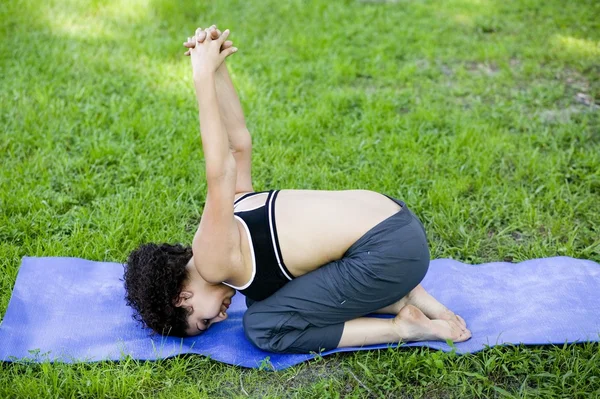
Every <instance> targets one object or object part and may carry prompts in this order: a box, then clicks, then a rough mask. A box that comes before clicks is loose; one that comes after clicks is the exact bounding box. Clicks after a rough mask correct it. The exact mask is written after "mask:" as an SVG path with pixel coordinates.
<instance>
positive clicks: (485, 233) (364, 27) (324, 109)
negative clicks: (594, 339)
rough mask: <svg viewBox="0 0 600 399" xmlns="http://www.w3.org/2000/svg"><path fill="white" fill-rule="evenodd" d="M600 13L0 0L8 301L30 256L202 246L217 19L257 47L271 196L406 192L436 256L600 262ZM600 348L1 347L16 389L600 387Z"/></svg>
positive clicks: (538, 392) (428, 391) (2, 300)
mask: <svg viewBox="0 0 600 399" xmlns="http://www.w3.org/2000/svg"><path fill="white" fill-rule="evenodd" d="M599 15H600V3H598V2H597V1H593V0H581V1H573V2H565V1H558V0H548V1H541V0H520V1H511V2H503V1H498V0H449V1H440V0H437V1H425V0H415V1H403V0H396V1H393V0H388V1H383V0H381V1H378V0H362V1H359V0H345V1H327V0H320V1H316V0H315V1H310V0H305V1H301V0H290V1H284V0H279V1H276V0H255V1H224V0H222V1H218V2H216V1H215V2H206V1H195V2H194V1H169V0H120V1H119V0H102V1H100V0H96V1H76V0H71V1H59V0H52V1H44V2H35V1H17V0H11V1H8V2H2V4H0V32H1V34H2V41H1V42H0V70H1V73H0V89H1V90H0V103H1V112H0V154H1V161H2V163H1V169H0V318H1V317H2V316H3V315H4V314H5V312H6V308H7V306H8V302H9V299H10V296H11V292H12V288H13V286H14V283H15V279H16V276H17V272H18V269H19V265H20V259H21V257H23V256H74V257H82V258H87V259H92V260H101V261H114V262H123V261H125V259H126V257H127V254H128V253H129V251H131V250H132V249H133V248H135V247H136V246H137V245H138V244H139V243H142V242H149V241H154V242H182V243H188V244H189V243H190V242H191V239H192V237H193V234H194V232H195V229H196V227H197V224H198V222H199V217H200V215H201V212H202V206H203V203H204V198H205V197H204V196H205V193H206V184H205V179H204V164H203V155H202V149H201V143H200V136H199V130H198V114H197V105H196V100H195V96H194V89H193V84H192V77H191V67H190V64H189V59H188V58H186V57H184V56H183V55H182V54H183V52H184V49H183V47H182V45H181V44H182V42H183V41H184V40H185V39H186V38H187V37H188V36H189V35H190V34H192V33H193V31H194V30H195V29H196V28H197V27H198V26H201V27H206V26H208V25H210V24H212V23H217V24H219V27H220V28H223V29H224V28H230V29H231V31H232V35H231V39H232V40H233V41H234V43H235V45H236V46H237V47H239V52H238V53H237V54H235V55H234V56H232V57H231V58H230V60H229V61H228V65H229V70H230V72H231V74H232V76H233V80H234V83H235V85H236V87H237V89H238V92H239V95H240V98H241V101H242V104H243V106H244V109H245V113H246V120H247V121H248V127H249V129H250V131H251V133H252V137H253V145H254V152H253V154H254V155H253V156H254V159H253V178H254V188H255V189H256V190H265V189H270V188H280V189H285V188H304V189H324V190H341V189H356V188H361V189H369V190H374V191H379V192H383V193H386V194H389V195H392V196H395V197H397V198H400V199H403V200H404V201H406V203H407V204H408V206H409V207H410V208H411V209H412V210H413V211H414V212H415V213H416V214H417V215H419V217H420V218H421V219H422V221H423V223H424V225H425V227H426V229H427V232H428V237H429V240H430V247H431V254H432V257H433V258H454V259H457V260H460V261H463V262H467V263H483V262H490V261H498V260H505V261H513V262H518V261H522V260H526V259H531V258H539V257H550V256H558V255H566V256H572V257H576V258H585V259H591V260H594V261H596V262H600V227H599V226H600V18H598V16H599ZM592 316H593V315H592ZM595 316H596V317H597V315H595ZM599 349H600V345H599V344H598V343H594V344H582V345H557V346H544V347H525V346H507V347H495V348H488V349H486V350H484V351H482V352H479V353H477V354H474V355H464V356H457V355H455V354H452V353H450V354H445V353H442V352H437V351H435V350H429V349H388V350H382V351H373V352H359V353H350V354H338V355H333V356H330V357H325V358H319V359H317V360H315V361H311V362H308V363H305V364H302V365H299V366H296V367H293V368H290V369H288V370H285V371H282V372H268V371H263V370H252V369H242V368H237V367H233V366H228V365H223V364H220V363H217V362H214V361H212V360H210V359H206V358H203V357H199V356H182V357H179V358H174V359H168V360H164V361H159V362H138V361H135V360H132V359H129V358H127V359H124V360H123V361H121V362H116V363H112V362H101V363H95V364H78V365H64V364H54V365H53V364H40V365H28V364H1V365H0V397H2V398H5V397H6V398H21V397H56V398H59V397H60V398H63V397H65V398H70V397H126V396H131V397H231V396H236V397H246V396H250V397H262V396H270V397H280V396H284V397H287V396H295V397H300V398H305V397H339V396H346V397H365V396H372V397H386V396H387V397H421V396H424V397H505V396H506V397H569V398H575V397H577V398H579V397H598V396H600V350H599Z"/></svg>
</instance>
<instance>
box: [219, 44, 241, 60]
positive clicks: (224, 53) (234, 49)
mask: <svg viewBox="0 0 600 399" xmlns="http://www.w3.org/2000/svg"><path fill="white" fill-rule="evenodd" d="M237 50H238V49H237V47H230V48H228V49H226V50H223V51H221V56H222V57H223V58H222V59H223V60H224V59H225V58H227V57H229V56H230V55H231V54H233V53H235V52H237Z"/></svg>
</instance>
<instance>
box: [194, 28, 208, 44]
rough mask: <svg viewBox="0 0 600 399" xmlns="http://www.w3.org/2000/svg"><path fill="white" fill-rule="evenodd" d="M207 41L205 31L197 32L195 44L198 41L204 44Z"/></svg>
mask: <svg viewBox="0 0 600 399" xmlns="http://www.w3.org/2000/svg"><path fill="white" fill-rule="evenodd" d="M198 29H200V28H198ZM205 39H206V32H205V31H203V30H197V31H196V35H195V40H194V43H196V40H197V41H198V43H202V42H203V41H204V40H205Z"/></svg>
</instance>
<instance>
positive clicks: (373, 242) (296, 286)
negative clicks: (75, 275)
mask: <svg viewBox="0 0 600 399" xmlns="http://www.w3.org/2000/svg"><path fill="white" fill-rule="evenodd" d="M228 35H229V31H228V30H226V31H224V32H223V33H222V34H221V32H220V31H219V30H217V28H216V26H214V25H213V26H212V27H210V28H208V29H207V30H202V29H200V28H199V29H198V30H197V31H196V34H195V36H194V38H188V41H187V42H185V43H184V45H185V46H186V47H188V48H189V50H188V51H187V52H186V53H185V54H186V55H190V56H191V61H192V70H193V76H194V84H195V87H196V93H197V99H198V104H199V116H200V128H201V129H200V130H201V137H202V146H203V149H204V155H205V160H206V179H207V185H208V193H207V198H206V203H205V207H204V211H203V214H202V218H201V221H200V226H199V227H198V230H197V232H196V234H195V236H194V240H193V243H192V247H191V248H189V247H188V248H185V247H182V246H179V245H174V246H173V245H168V244H162V245H155V244H147V245H142V246H141V247H140V248H138V249H137V250H135V251H133V252H132V253H131V255H130V256H129V259H128V262H127V265H126V269H125V286H126V290H127V302H128V304H129V305H130V306H132V307H133V308H134V309H135V310H136V311H137V313H138V314H136V316H135V317H136V319H138V320H140V321H142V322H144V323H145V324H146V325H148V326H149V327H150V328H152V329H153V330H155V331H157V332H159V333H161V334H170V335H177V336H192V335H197V334H200V333H202V332H203V331H205V330H206V329H208V328H209V327H210V326H211V325H212V324H215V323H218V322H220V321H223V320H225V319H226V318H227V308H228V307H229V305H230V303H231V298H232V297H233V295H234V294H235V292H236V290H238V291H240V292H242V293H243V294H244V295H245V296H246V298H247V304H248V305H249V308H248V310H247V311H246V313H245V315H244V329H245V332H246V336H247V337H248V339H249V340H250V341H252V342H253V343H254V344H255V345H256V346H258V347H259V348H261V349H264V350H268V351H273V352H287V353H289V352H310V351H317V352H318V351H320V350H326V349H333V348H336V347H346V346H361V345H370V344H379V343H392V342H398V341H421V340H446V339H451V340H453V341H465V340H467V339H469V338H470V336H471V333H470V331H469V330H468V329H467V328H466V323H465V322H464V320H463V319H462V318H461V317H460V316H457V315H455V314H454V313H453V312H451V311H450V310H448V309H447V308H446V307H444V306H443V305H442V304H441V303H439V302H438V301H436V300H435V299H434V298H433V297H432V296H431V295H429V294H428V293H427V292H426V291H425V290H424V289H423V287H421V286H420V284H419V283H420V281H421V280H422V279H423V277H424V276H425V273H426V272H427V269H428V267H429V250H428V246H427V238H426V235H425V231H424V229H423V225H422V224H421V222H420V221H419V219H418V218H417V217H416V216H415V215H414V214H413V213H412V212H411V211H410V210H409V209H408V208H407V207H406V205H405V204H404V202H403V201H400V200H397V199H394V198H391V197H387V196H385V195H382V194H378V193H375V192H371V191H364V190H349V191H313V190H281V191H279V190H271V191H266V192H254V190H253V188H252V181H251V173H250V159H251V156H250V153H251V139H250V134H249V132H248V130H247V129H246V123H245V120H244V116H243V112H242V107H241V105H240V102H239V99H238V97H237V94H236V92H235V89H234V88H233V84H232V82H231V79H230V77H229V74H228V71H227V68H226V66H225V63H224V60H225V58H226V57H228V56H230V55H231V54H233V53H234V52H235V51H237V49H236V48H235V47H233V46H232V43H231V42H230V41H226V39H227V37H228ZM369 313H391V314H395V315H396V317H395V318H390V319H382V318H367V317H364V316H365V315H367V314H369Z"/></svg>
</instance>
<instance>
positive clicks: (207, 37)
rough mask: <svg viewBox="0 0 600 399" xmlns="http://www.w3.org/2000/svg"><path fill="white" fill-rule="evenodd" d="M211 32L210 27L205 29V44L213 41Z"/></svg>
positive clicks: (211, 28)
mask: <svg viewBox="0 0 600 399" xmlns="http://www.w3.org/2000/svg"><path fill="white" fill-rule="evenodd" d="M212 31H213V27H212V26H211V27H210V28H208V29H207V32H206V39H205V41H207V42H212V41H213V38H212Z"/></svg>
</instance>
